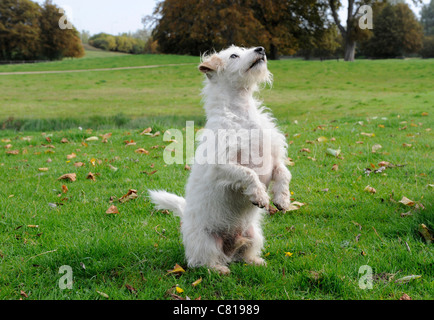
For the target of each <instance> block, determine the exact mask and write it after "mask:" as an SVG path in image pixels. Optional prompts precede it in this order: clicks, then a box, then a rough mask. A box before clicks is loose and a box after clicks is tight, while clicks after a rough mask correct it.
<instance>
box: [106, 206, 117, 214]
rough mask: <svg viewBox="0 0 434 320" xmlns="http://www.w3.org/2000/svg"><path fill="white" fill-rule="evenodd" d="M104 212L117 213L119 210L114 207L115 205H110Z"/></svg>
mask: <svg viewBox="0 0 434 320" xmlns="http://www.w3.org/2000/svg"><path fill="white" fill-rule="evenodd" d="M105 213H108V214H116V213H119V211H118V208H116V206H111V207H110V208H108V209H107V211H106V212H105Z"/></svg>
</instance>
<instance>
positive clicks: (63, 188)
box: [62, 184, 68, 193]
mask: <svg viewBox="0 0 434 320" xmlns="http://www.w3.org/2000/svg"><path fill="white" fill-rule="evenodd" d="M62 192H63V193H67V192H68V187H67V186H65V185H64V184H63V185H62Z"/></svg>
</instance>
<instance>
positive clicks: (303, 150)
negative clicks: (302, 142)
mask: <svg viewBox="0 0 434 320" xmlns="http://www.w3.org/2000/svg"><path fill="white" fill-rule="evenodd" d="M300 152H307V153H311V151H310V150H309V149H308V148H303V149H301V150H300Z"/></svg>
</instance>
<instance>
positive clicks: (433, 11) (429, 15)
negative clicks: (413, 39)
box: [420, 0, 434, 36]
mask: <svg viewBox="0 0 434 320" xmlns="http://www.w3.org/2000/svg"><path fill="white" fill-rule="evenodd" d="M420 15H421V19H420V22H421V23H422V26H423V33H424V34H425V35H426V36H434V0H431V2H430V3H429V4H427V5H424V6H423V7H422V10H421V13H420Z"/></svg>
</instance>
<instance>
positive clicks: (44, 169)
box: [38, 168, 48, 172]
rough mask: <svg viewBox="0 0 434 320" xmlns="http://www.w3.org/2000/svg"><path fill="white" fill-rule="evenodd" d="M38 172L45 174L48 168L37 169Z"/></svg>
mask: <svg viewBox="0 0 434 320" xmlns="http://www.w3.org/2000/svg"><path fill="white" fill-rule="evenodd" d="M38 171H41V172H47V171H48V168H38Z"/></svg>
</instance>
